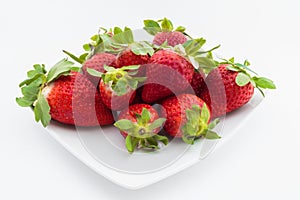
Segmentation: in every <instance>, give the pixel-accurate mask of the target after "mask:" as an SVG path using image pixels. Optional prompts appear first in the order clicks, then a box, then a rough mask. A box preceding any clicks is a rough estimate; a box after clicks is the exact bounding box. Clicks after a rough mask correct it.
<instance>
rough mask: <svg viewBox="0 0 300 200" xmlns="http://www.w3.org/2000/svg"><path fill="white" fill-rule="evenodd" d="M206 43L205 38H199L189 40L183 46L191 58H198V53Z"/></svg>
mask: <svg viewBox="0 0 300 200" xmlns="http://www.w3.org/2000/svg"><path fill="white" fill-rule="evenodd" d="M205 43H206V40H205V39H204V38H197V39H193V40H188V41H186V42H185V43H184V44H183V47H184V48H185V52H186V54H187V55H189V56H196V54H197V52H198V51H199V50H200V49H201V47H202V46H203V45H204V44H205Z"/></svg>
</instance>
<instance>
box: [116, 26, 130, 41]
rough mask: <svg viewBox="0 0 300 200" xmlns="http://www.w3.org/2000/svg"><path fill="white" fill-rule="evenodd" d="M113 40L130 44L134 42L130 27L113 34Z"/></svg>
mask: <svg viewBox="0 0 300 200" xmlns="http://www.w3.org/2000/svg"><path fill="white" fill-rule="evenodd" d="M113 41H115V42H116V43H119V44H131V43H133V42H134V39H133V34H132V31H131V30H130V29H128V28H127V29H126V30H125V31H123V32H121V33H118V34H115V35H114V36H113Z"/></svg>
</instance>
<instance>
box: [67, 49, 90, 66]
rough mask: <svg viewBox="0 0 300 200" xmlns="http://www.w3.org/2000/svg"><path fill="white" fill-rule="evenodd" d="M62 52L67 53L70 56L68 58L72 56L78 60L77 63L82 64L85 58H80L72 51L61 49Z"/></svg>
mask: <svg viewBox="0 0 300 200" xmlns="http://www.w3.org/2000/svg"><path fill="white" fill-rule="evenodd" d="M63 52H64V53H65V54H67V55H68V56H70V58H72V59H73V60H74V61H76V62H78V63H79V64H83V62H84V61H85V60H82V59H80V58H78V57H77V56H75V55H74V54H72V53H70V52H68V51H66V50H63Z"/></svg>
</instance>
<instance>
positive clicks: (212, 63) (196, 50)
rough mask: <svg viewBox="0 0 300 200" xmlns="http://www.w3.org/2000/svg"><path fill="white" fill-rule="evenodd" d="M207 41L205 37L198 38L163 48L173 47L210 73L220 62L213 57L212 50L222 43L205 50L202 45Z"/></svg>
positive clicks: (196, 65) (196, 66)
mask: <svg viewBox="0 0 300 200" xmlns="http://www.w3.org/2000/svg"><path fill="white" fill-rule="evenodd" d="M205 43H206V40H205V39H204V38H197V39H191V40H188V41H186V42H185V43H184V44H182V45H176V46H175V47H174V48H172V47H169V46H167V47H163V48H164V49H168V48H169V49H173V50H174V51H175V52H177V53H179V54H181V55H182V56H184V57H186V58H187V59H189V60H190V62H191V63H192V64H193V66H194V67H195V69H199V68H201V69H202V70H203V71H204V72H205V73H209V72H210V71H211V70H213V69H215V68H216V67H217V66H218V62H217V61H216V60H214V58H213V55H212V51H214V50H216V49H218V48H219V47H220V45H218V46H216V47H213V48H212V49H210V50H208V51H204V50H202V47H203V45H204V44H205Z"/></svg>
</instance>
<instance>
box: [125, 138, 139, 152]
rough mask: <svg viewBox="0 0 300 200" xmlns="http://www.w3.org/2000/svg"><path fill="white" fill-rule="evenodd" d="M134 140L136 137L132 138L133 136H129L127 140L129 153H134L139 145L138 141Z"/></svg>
mask: <svg viewBox="0 0 300 200" xmlns="http://www.w3.org/2000/svg"><path fill="white" fill-rule="evenodd" d="M133 138H134V137H132V136H131V135H127V137H126V139H125V144H126V148H127V150H128V152H129V153H132V152H134V150H135V148H136V146H137V144H138V142H136V140H135V139H133Z"/></svg>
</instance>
